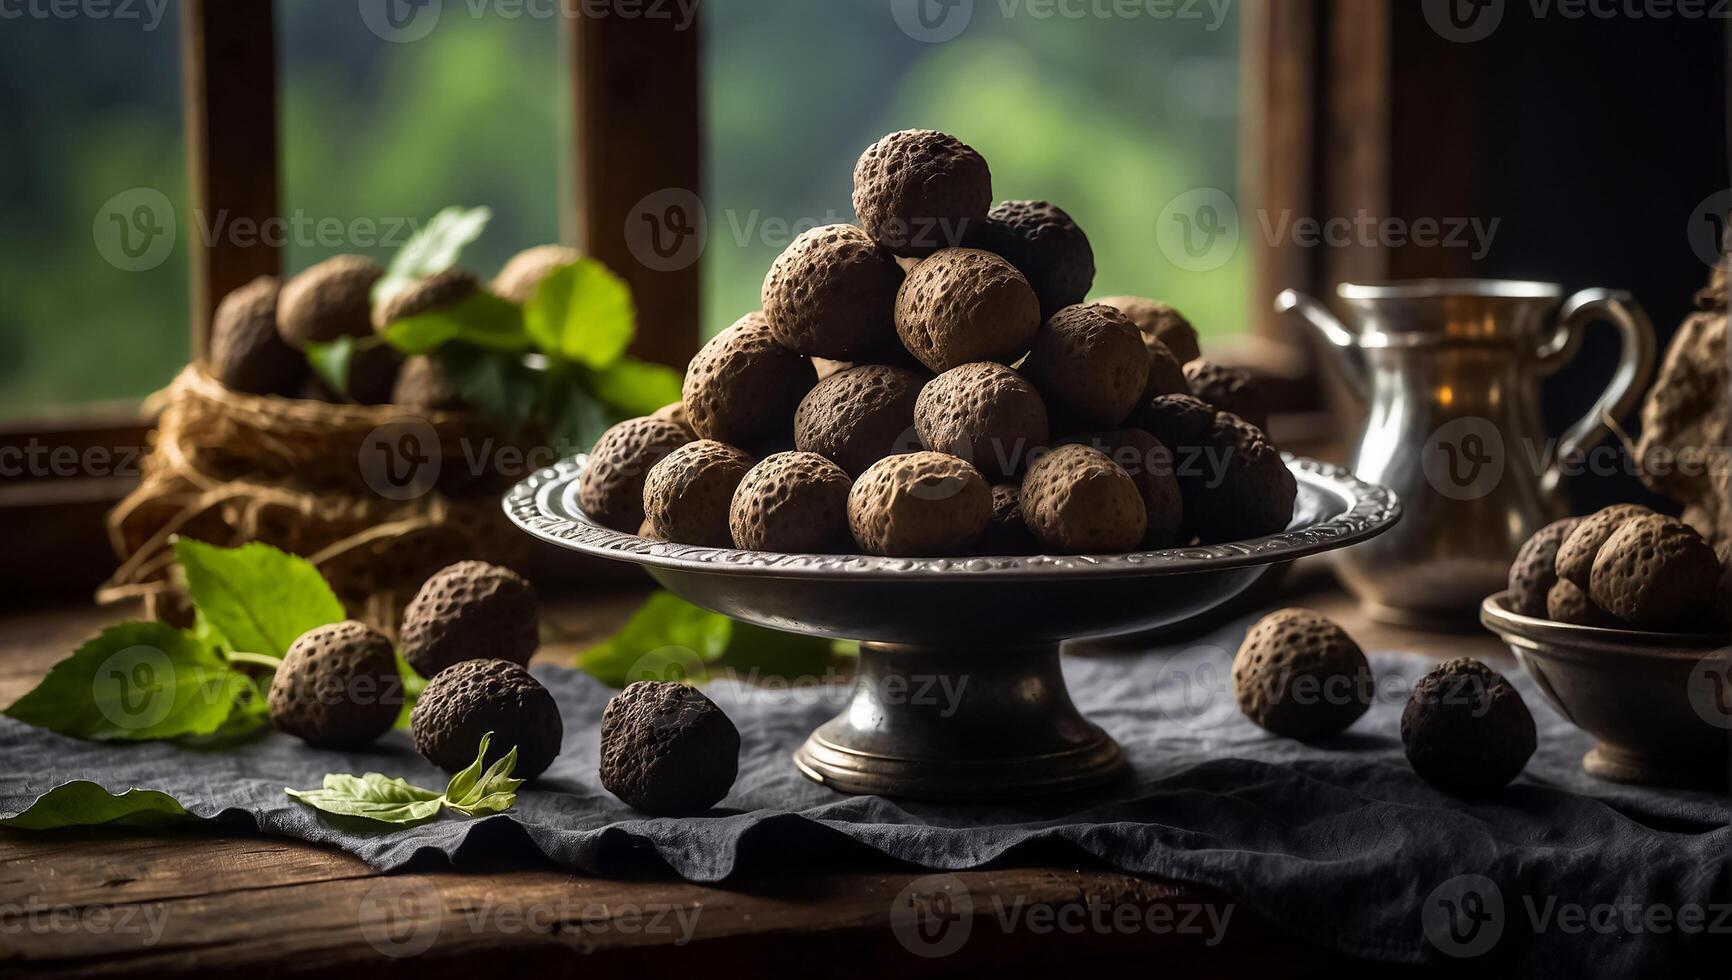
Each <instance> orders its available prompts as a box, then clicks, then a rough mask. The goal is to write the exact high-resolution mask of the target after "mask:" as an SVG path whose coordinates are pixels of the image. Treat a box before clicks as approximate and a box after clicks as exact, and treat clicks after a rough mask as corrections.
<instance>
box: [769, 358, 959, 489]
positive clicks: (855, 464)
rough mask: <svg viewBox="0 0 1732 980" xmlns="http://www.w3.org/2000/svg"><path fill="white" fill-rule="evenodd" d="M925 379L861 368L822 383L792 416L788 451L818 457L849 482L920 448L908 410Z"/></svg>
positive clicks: (911, 412)
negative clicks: (881, 462)
mask: <svg viewBox="0 0 1732 980" xmlns="http://www.w3.org/2000/svg"><path fill="white" fill-rule="evenodd" d="M927 377H928V376H927V375H926V374H924V373H921V372H917V371H911V370H909V369H908V368H900V367H892V366H890V365H887V364H865V365H861V366H860V367H854V368H849V369H847V370H846V371H839V372H837V373H836V374H833V375H831V376H830V377H828V378H825V379H824V380H823V381H820V382H818V385H817V387H815V388H813V389H812V392H811V394H809V395H807V396H806V397H805V399H804V400H803V401H801V402H800V407H799V409H798V410H796V411H795V412H794V447H795V448H796V449H799V450H801V451H802V452H808V453H817V454H818V455H820V456H824V457H826V458H827V459H829V460H831V461H832V462H834V463H836V465H838V466H840V467H842V469H843V470H845V471H847V473H848V474H849V475H850V476H854V477H858V476H859V475H860V474H861V473H864V472H866V468H867V467H868V466H871V465H872V464H873V463H876V462H878V461H879V460H881V459H883V458H884V457H886V456H892V455H895V454H896V453H902V452H910V451H913V450H915V449H918V448H920V436H919V434H918V433H917V432H916V431H915V428H914V406H915V404H916V403H917V402H918V401H919V398H920V391H921V388H922V387H923V386H924V385H925V384H926V381H927Z"/></svg>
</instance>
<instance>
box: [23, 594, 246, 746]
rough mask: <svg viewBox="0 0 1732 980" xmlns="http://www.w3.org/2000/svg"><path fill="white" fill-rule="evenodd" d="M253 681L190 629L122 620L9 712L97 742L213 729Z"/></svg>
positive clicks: (205, 732) (50, 674)
mask: <svg viewBox="0 0 1732 980" xmlns="http://www.w3.org/2000/svg"><path fill="white" fill-rule="evenodd" d="M251 683H252V682H251V681H250V680H248V678H247V677H246V676H245V675H244V674H241V673H239V672H237V671H235V670H233V669H231V668H230V667H229V665H228V664H227V663H225V662H224V661H223V659H222V657H221V656H219V655H218V654H217V653H216V651H214V650H212V649H211V648H210V647H209V646H207V645H205V644H203V643H201V642H199V641H198V640H197V639H196V638H195V637H194V636H193V635H192V634H191V633H189V632H187V631H185V630H178V629H175V628H174V627H172V626H169V625H167V624H165V623H124V624H121V625H119V626H111V627H109V628H108V629H105V630H103V631H102V632H101V633H99V634H97V635H96V636H95V637H94V638H92V639H90V640H88V641H86V642H85V643H84V645H83V646H81V647H79V648H78V650H77V651H76V652H74V653H73V654H72V656H70V657H68V658H66V659H65V660H62V661H60V662H59V663H57V664H55V665H54V668H53V669H52V670H50V671H49V672H48V676H47V677H44V678H43V679H42V681H41V683H39V684H37V685H36V687H34V688H32V689H31V690H30V692H29V693H27V694H25V695H24V696H23V697H21V698H19V699H18V700H17V701H15V702H13V703H12V706H11V707H9V708H7V709H6V712H5V713H6V715H7V716H8V717H10V718H15V719H17V720H18V721H21V722H24V723H25V724H27V725H35V726H37V727H38V728H46V729H48V730H49V731H52V732H57V733H59V734H61V735H70V736H73V737H75V738H84V739H93V740H98V741H103V740H115V741H122V740H125V741H138V740H145V739H158V738H173V737H175V736H179V735H208V734H211V733H212V732H215V731H216V730H217V729H218V728H220V727H222V726H223V725H224V724H225V723H227V722H228V720H229V718H230V716H231V714H233V712H234V710H235V706H236V704H237V702H239V701H240V699H241V698H242V697H243V696H245V695H246V693H247V688H248V686H249V685H250V684H251Z"/></svg>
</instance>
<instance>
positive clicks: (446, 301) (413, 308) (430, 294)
mask: <svg viewBox="0 0 1732 980" xmlns="http://www.w3.org/2000/svg"><path fill="white" fill-rule="evenodd" d="M480 291H481V281H480V280H478V279H476V278H475V273H473V272H470V271H469V270H467V269H446V270H444V271H442V272H435V273H434V274H433V275H430V276H428V277H427V278H425V279H423V280H421V281H420V282H417V283H415V284H414V285H412V286H409V287H407V288H405V289H403V290H402V291H400V292H398V293H396V294H395V295H393V296H392V297H391V298H390V299H387V300H385V301H384V302H383V303H380V304H379V306H378V308H377V309H375V310H374V311H373V329H374V330H375V331H381V332H382V331H383V330H384V329H385V328H386V327H388V326H390V325H391V324H393V323H396V322H397V321H398V320H407V319H409V318H410V317H412V316H420V315H421V314H423V313H432V312H434V311H435V310H443V309H448V308H450V307H453V306H456V305H457V304H458V303H461V302H463V301H464V300H466V299H468V298H469V297H471V296H474V295H475V294H476V293H478V292H480Z"/></svg>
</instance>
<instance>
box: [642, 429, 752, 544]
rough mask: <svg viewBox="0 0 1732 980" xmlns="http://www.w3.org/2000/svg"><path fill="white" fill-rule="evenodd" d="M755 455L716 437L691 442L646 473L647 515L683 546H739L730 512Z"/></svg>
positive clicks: (662, 533) (644, 489)
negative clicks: (736, 491)
mask: <svg viewBox="0 0 1732 980" xmlns="http://www.w3.org/2000/svg"><path fill="white" fill-rule="evenodd" d="M752 462H753V460H752V457H750V456H748V455H746V454H745V453H743V452H741V451H740V450H738V449H735V448H734V447H733V446H730V445H727V444H726V443H720V442H716V441H715V440H714V439H699V440H698V441H697V442H689V443H686V444H685V445H683V446H681V447H680V448H678V449H676V450H674V451H673V452H671V453H668V454H667V455H666V456H664V457H662V460H661V462H659V463H657V464H655V465H654V466H652V467H650V471H649V474H648V475H647V476H645V477H644V484H643V512H644V517H645V518H647V519H648V520H649V522H650V523H651V524H652V525H654V526H655V529H656V530H657V531H658V532H660V533H661V535H662V537H664V538H666V539H667V540H669V541H677V542H679V543H680V544H695V545H703V546H705V547H709V548H726V547H728V546H729V545H731V544H733V541H734V539H733V535H732V534H731V533H730V532H729V530H728V511H729V509H730V508H731V506H732V504H733V501H734V490H735V489H736V488H737V487H739V485H740V481H741V480H743V479H745V476H746V472H747V471H748V470H750V469H751V468H752Z"/></svg>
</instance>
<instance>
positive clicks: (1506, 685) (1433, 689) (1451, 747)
mask: <svg viewBox="0 0 1732 980" xmlns="http://www.w3.org/2000/svg"><path fill="white" fill-rule="evenodd" d="M1537 742H1538V734H1537V732H1536V730H1535V728H1534V717H1533V715H1531V714H1529V713H1528V706H1527V705H1526V704H1524V703H1523V702H1522V696H1521V694H1520V693H1518V692H1517V691H1516V689H1515V688H1514V687H1513V686H1511V685H1510V682H1509V681H1507V680H1505V679H1504V678H1503V675H1501V674H1499V673H1498V672H1497V671H1495V670H1492V669H1491V668H1490V667H1487V666H1486V665H1485V664H1482V663H1480V662H1479V661H1477V660H1469V659H1466V658H1462V659H1458V660H1450V661H1447V662H1445V663H1442V664H1439V665H1438V666H1437V667H1436V668H1434V669H1433V670H1432V671H1431V673H1429V674H1426V675H1425V676H1424V677H1423V678H1421V679H1420V681H1419V683H1418V684H1416V685H1414V688H1413V695H1412V696H1411V697H1409V698H1408V700H1407V708H1406V709H1405V710H1403V711H1402V713H1401V745H1402V748H1404V749H1406V750H1407V761H1408V762H1409V763H1411V764H1412V766H1413V771H1414V772H1417V773H1419V775H1420V778H1422V779H1424V780H1425V781H1426V782H1428V783H1430V784H1432V785H1433V786H1436V787H1437V788H1439V789H1441V790H1444V791H1445V792H1449V793H1454V794H1456V795H1457V796H1473V795H1477V794H1483V793H1490V792H1492V791H1493V790H1496V789H1499V788H1501V787H1503V786H1505V785H1508V783H1509V782H1510V780H1512V779H1514V778H1516V776H1518V775H1520V774H1521V771H1522V767H1523V766H1525V765H1527V761H1528V758H1529V757H1530V756H1532V755H1533V754H1534V747H1535V745H1536V744H1537Z"/></svg>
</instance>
